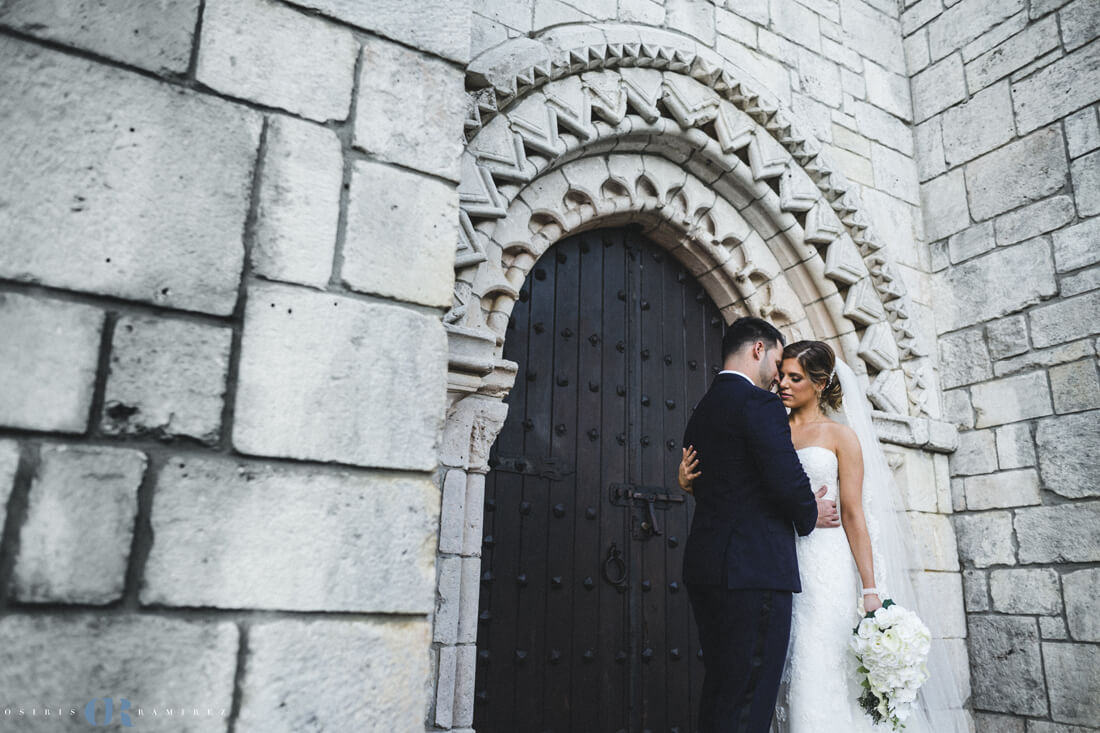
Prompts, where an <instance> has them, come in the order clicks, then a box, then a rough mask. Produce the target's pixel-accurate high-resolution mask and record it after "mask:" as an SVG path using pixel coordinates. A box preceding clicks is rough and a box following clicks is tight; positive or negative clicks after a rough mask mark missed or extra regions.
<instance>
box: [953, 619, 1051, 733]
mask: <svg viewBox="0 0 1100 733" xmlns="http://www.w3.org/2000/svg"><path fill="white" fill-rule="evenodd" d="M969 622H970V623H969V627H970V641H969V645H970V655H971V657H970V666H971V669H972V670H973V671H974V676H973V679H972V680H971V684H972V686H973V689H974V706H975V707H978V708H981V709H984V710H997V711H1001V712H1006V713H1018V714H1020V715H1034V716H1038V715H1046V712H1047V696H1046V691H1045V689H1044V687H1043V673H1042V670H1041V665H1042V655H1041V654H1040V652H1039V629H1038V628H1037V626H1036V623H1035V619H1033V618H1021V617H1018V616H971V617H970V619H969Z"/></svg>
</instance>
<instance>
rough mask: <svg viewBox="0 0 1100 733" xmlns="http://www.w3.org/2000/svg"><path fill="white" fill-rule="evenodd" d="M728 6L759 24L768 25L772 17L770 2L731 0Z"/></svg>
mask: <svg viewBox="0 0 1100 733" xmlns="http://www.w3.org/2000/svg"><path fill="white" fill-rule="evenodd" d="M726 7H727V8H729V9H730V10H732V11H733V12H734V13H736V14H737V15H740V16H741V17H742V18H745V19H746V20H751V21H752V22H753V23H757V24H758V25H763V26H766V25H768V22H769V21H770V19H771V16H770V15H769V8H768V3H762V2H757V0H729V2H727V3H726Z"/></svg>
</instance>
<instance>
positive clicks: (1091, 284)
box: [1058, 267, 1100, 298]
mask: <svg viewBox="0 0 1100 733" xmlns="http://www.w3.org/2000/svg"><path fill="white" fill-rule="evenodd" d="M1058 284H1059V286H1060V289H1061V291H1062V297H1065V298H1068V297H1070V296H1073V295H1080V294H1081V293H1087V292H1088V291H1090V290H1097V289H1100V267H1093V268H1091V269H1088V270H1083V271H1081V272H1078V273H1075V274H1073V275H1066V276H1065V277H1063V278H1062V279H1061V281H1060V282H1059V283H1058Z"/></svg>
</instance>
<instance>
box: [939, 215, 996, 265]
mask: <svg viewBox="0 0 1100 733" xmlns="http://www.w3.org/2000/svg"><path fill="white" fill-rule="evenodd" d="M995 246H997V245H996V243H995V241H994V239H993V222H992V221H985V222H982V223H981V224H975V225H974V226H972V227H970V228H969V229H964V230H962V231H961V232H959V233H958V234H952V235H951V238H950V239H948V240H947V252H948V254H949V255H950V257H951V261H952V262H962V261H963V260H968V259H970V258H971V257H975V256H977V255H980V254H982V253H983V252H988V251H989V250H991V249H993V248H994V247H995Z"/></svg>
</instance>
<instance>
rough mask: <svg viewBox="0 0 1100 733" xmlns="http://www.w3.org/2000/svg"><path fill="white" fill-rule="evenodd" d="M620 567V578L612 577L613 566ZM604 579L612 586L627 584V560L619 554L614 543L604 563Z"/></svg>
mask: <svg viewBox="0 0 1100 733" xmlns="http://www.w3.org/2000/svg"><path fill="white" fill-rule="evenodd" d="M613 565H618V566H619V567H618V577H617V578H614V577H612V575H611V573H612V572H613V571H612V566H613ZM603 577H604V580H606V581H607V582H608V583H611V584H612V585H622V584H623V583H624V582H626V560H623V555H622V553H621V552H619V548H618V546H617V545H616V544H615V543H614V542H612V543H611V547H610V548H609V549H608V550H607V559H606V560H604V563H603Z"/></svg>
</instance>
